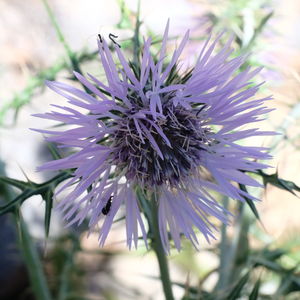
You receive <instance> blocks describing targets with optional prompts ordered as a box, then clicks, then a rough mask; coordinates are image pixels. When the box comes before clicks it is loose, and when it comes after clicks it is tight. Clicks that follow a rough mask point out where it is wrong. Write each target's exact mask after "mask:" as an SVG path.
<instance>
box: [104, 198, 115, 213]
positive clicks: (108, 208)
mask: <svg viewBox="0 0 300 300" xmlns="http://www.w3.org/2000/svg"><path fill="white" fill-rule="evenodd" d="M112 198H113V196H110V197H109V198H108V200H107V202H106V204H105V206H104V207H103V208H102V213H103V214H104V215H105V216H106V215H107V214H108V213H109V212H110V208H111V203H112Z"/></svg>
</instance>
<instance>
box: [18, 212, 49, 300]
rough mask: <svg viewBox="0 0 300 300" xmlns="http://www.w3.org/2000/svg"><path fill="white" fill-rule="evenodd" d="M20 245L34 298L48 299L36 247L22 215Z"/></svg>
mask: <svg viewBox="0 0 300 300" xmlns="http://www.w3.org/2000/svg"><path fill="white" fill-rule="evenodd" d="M20 245H21V249H22V252H23V256H24V261H25V264H26V266H27V270H28V273H29V277H30V282H31V285H32V289H33V291H34V294H35V296H36V299H37V300H50V299H51V296H50V292H49V289H48V286H47V281H46V278H45V274H44V271H43V267H42V264H41V261H40V258H39V255H38V252H37V249H36V247H35V245H34V243H33V240H32V238H31V236H30V234H29V232H28V229H27V225H26V224H25V222H24V221H23V219H22V217H20Z"/></svg>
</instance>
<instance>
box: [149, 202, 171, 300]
mask: <svg viewBox="0 0 300 300" xmlns="http://www.w3.org/2000/svg"><path fill="white" fill-rule="evenodd" d="M150 202H151V215H152V222H151V226H152V228H151V231H152V241H151V247H152V249H153V250H154V252H155V254H156V257H157V260H158V265H159V270H160V278H161V282H162V286H163V290H164V294H165V298H166V300H174V296H173V292H172V285H171V281H170V275H169V267H168V261H167V258H166V255H165V251H164V249H163V245H162V242H161V238H160V233H159V227H158V211H157V202H156V201H155V199H154V197H152V199H151V201H150Z"/></svg>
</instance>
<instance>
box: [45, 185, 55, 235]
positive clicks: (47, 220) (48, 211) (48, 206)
mask: <svg viewBox="0 0 300 300" xmlns="http://www.w3.org/2000/svg"><path fill="white" fill-rule="evenodd" d="M43 199H44V200H45V202H46V207H45V220H44V224H45V235H46V238H47V237H48V236H49V230H50V222H51V212H52V207H53V192H52V190H50V189H49V190H47V192H46V193H45V195H44V197H43Z"/></svg>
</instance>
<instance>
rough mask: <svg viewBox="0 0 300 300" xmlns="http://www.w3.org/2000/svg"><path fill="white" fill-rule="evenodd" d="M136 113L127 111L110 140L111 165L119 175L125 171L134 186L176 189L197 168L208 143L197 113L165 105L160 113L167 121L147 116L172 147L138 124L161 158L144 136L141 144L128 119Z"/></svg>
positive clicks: (132, 123) (141, 121) (160, 137)
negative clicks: (149, 133)
mask: <svg viewBox="0 0 300 300" xmlns="http://www.w3.org/2000/svg"><path fill="white" fill-rule="evenodd" d="M136 112H137V109H132V110H131V111H128V116H127V117H126V118H122V120H121V121H119V123H118V129H117V130H116V132H115V133H114V135H113V137H112V141H113V144H112V146H113V148H114V152H113V155H114V157H113V161H114V164H115V165H116V166H117V169H118V170H119V171H122V170H126V174H125V175H126V177H127V179H129V180H134V181H136V182H137V183H140V184H143V185H146V186H153V185H162V184H170V185H171V186H174V185H177V184H178V183H179V182H180V181H181V180H182V179H183V178H185V177H187V176H189V175H190V173H191V172H192V171H193V170H194V169H195V168H196V167H197V166H199V165H200V161H201V151H203V150H204V149H203V145H204V144H205V143H206V142H207V138H206V133H207V129H204V128H202V126H201V121H200V119H199V116H197V111H196V110H195V111H194V110H186V109H184V108H183V107H181V106H177V107H174V106H173V105H165V106H164V107H163V113H164V115H165V116H166V118H160V117H159V118H157V119H156V120H154V119H153V118H152V116H149V115H148V116H147V119H148V120H150V121H152V122H154V123H155V124H156V125H157V126H159V128H160V129H161V130H162V131H163V133H164V134H165V136H166V137H167V138H168V140H169V142H170V144H171V147H170V146H169V145H168V144H167V143H166V141H165V139H164V138H163V137H162V136H161V135H160V134H159V132H158V131H157V129H156V128H155V127H154V126H153V125H151V122H148V121H146V120H143V119H139V120H138V121H139V122H140V123H142V124H143V126H144V127H146V128H147V129H148V130H149V131H150V132H151V135H152V136H153V138H154V140H155V142H156V143H157V145H158V147H159V149H160V151H161V153H162V155H163V158H162V157H160V155H159V154H158V152H157V150H156V149H155V148H154V147H153V143H151V142H150V140H149V139H148V138H147V136H146V135H145V134H143V135H142V137H143V140H144V142H143V141H142V139H141V136H140V133H139V132H138V130H137V128H136V124H135V122H134V119H133V118H132V117H131V116H132V115H133V114H135V113H136Z"/></svg>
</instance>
